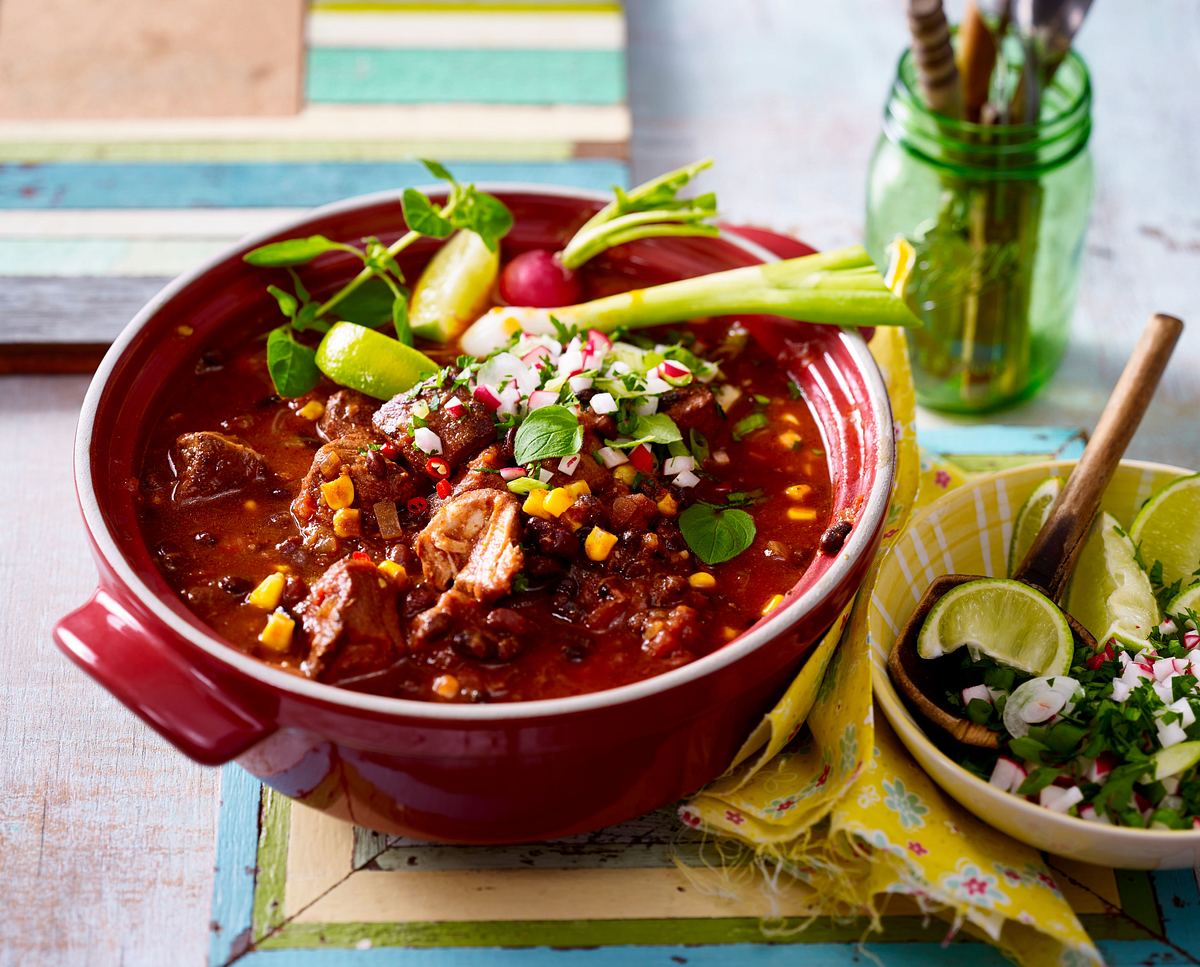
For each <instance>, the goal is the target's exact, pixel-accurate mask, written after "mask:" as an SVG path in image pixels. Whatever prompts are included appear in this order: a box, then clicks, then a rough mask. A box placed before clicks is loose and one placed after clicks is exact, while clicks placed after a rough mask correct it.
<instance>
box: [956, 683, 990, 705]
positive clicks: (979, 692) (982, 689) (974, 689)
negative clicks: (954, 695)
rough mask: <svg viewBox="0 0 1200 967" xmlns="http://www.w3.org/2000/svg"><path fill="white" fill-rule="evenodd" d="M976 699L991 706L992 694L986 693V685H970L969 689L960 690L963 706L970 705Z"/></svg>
mask: <svg viewBox="0 0 1200 967" xmlns="http://www.w3.org/2000/svg"><path fill="white" fill-rule="evenodd" d="M976 699H978V700H979V701H981V702H987V703H988V704H989V705H991V704H992V693H991V692H990V691H988V687H987V686H986V685H972V686H971V687H970V688H964V689H963V690H962V703H963V705H970V704H971V702H972V701H974V700H976Z"/></svg>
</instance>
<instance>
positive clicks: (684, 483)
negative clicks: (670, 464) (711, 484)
mask: <svg viewBox="0 0 1200 967" xmlns="http://www.w3.org/2000/svg"><path fill="white" fill-rule="evenodd" d="M699 482H700V478H699V477H697V476H696V475H695V474H694V473H692V471H690V470H685V471H683V473H677V474H676V475H675V476H674V478H672V480H671V483H673V484H674V485H675V486H676V487H694V486H696V484H698V483H699Z"/></svg>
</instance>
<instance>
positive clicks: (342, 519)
mask: <svg viewBox="0 0 1200 967" xmlns="http://www.w3.org/2000/svg"><path fill="white" fill-rule="evenodd" d="M359 517H360V514H359V512H358V511H357V510H351V509H350V508H349V507H342V508H341V509H339V510H335V511H334V512H333V532H334V533H335V534H337V536H338V537H358V536H359V535H360V534H361V533H362V522H361V521H360V520H359Z"/></svg>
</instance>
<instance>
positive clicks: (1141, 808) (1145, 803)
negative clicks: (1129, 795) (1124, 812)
mask: <svg viewBox="0 0 1200 967" xmlns="http://www.w3.org/2000/svg"><path fill="white" fill-rule="evenodd" d="M1133 806H1134V808H1135V809H1136V810H1137V811H1138V812H1139V813H1141V814H1142V815H1143V816H1147V815H1149V814H1150V813H1151V812H1153V811H1154V804H1153V803H1151V802H1150V800H1149V799H1147V798H1146V797H1145V796H1143V795H1142V794H1141V793H1140V792H1138V791H1137V790H1136V789H1135V790H1133Z"/></svg>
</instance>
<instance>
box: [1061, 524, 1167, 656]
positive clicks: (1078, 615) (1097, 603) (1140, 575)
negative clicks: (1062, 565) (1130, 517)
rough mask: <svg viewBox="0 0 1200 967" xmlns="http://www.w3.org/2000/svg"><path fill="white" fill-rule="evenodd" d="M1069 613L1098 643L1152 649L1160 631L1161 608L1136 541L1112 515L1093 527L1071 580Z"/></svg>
mask: <svg viewBox="0 0 1200 967" xmlns="http://www.w3.org/2000/svg"><path fill="white" fill-rule="evenodd" d="M1067 610H1068V611H1070V612H1071V614H1072V615H1074V617H1075V620H1076V621H1078V622H1079V623H1080V624H1081V625H1083V626H1084V627H1085V628H1087V630H1088V631H1090V632H1091V633H1092V635H1093V636H1094V637H1095V639H1096V641H1097V642H1100V643H1103V642H1106V641H1108V639H1109V638H1116V639H1117V640H1118V641H1120V642H1122V643H1123V644H1126V645H1128V646H1129V647H1130V648H1137V649H1142V648H1148V647H1149V644H1150V643H1149V641H1147V638H1148V637H1149V635H1150V632H1151V631H1152V630H1153V629H1154V628H1155V627H1157V625H1158V602H1157V601H1156V600H1155V599H1154V591H1153V590H1152V589H1151V587H1150V579H1149V578H1148V577H1146V572H1145V571H1143V570H1142V566H1141V565H1140V564H1138V562H1137V555H1136V553H1135V549H1134V546H1133V541H1131V540H1130V539H1129V537H1128V535H1127V534H1126V533H1125V531H1124V530H1122V529H1121V525H1120V524H1118V523H1117V520H1116V518H1115V517H1113V516H1112V515H1111V514H1101V515H1100V516H1099V517H1097V518H1096V522H1095V523H1094V524H1092V529H1091V531H1090V532H1089V533H1088V538H1087V543H1086V544H1085V545H1084V547H1083V553H1082V554H1080V555H1079V563H1078V564H1077V565H1076V566H1075V576H1074V577H1073V578H1072V579H1071V592H1070V596H1069V598H1068V604H1067Z"/></svg>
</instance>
